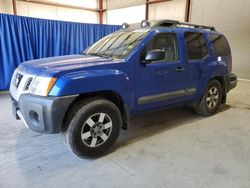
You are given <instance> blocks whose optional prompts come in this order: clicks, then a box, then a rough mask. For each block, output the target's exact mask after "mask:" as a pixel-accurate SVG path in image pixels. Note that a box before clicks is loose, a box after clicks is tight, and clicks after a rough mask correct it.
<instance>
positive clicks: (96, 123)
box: [65, 99, 122, 158]
mask: <svg viewBox="0 0 250 188" xmlns="http://www.w3.org/2000/svg"><path fill="white" fill-rule="evenodd" d="M73 111H74V112H73V114H74V115H72V117H69V118H70V119H69V120H68V122H70V123H69V126H68V128H67V130H66V134H65V137H66V144H67V145H68V146H69V148H70V150H71V151H72V152H73V153H74V154H76V155H77V156H79V157H82V158H96V157H99V156H101V155H102V154H103V153H105V152H106V151H107V150H108V149H109V148H110V147H111V146H112V145H113V144H114V142H115V141H116V139H117V138H118V136H119V132H120V129H121V125H122V118H121V114H120V111H119V109H118V108H117V106H116V105H115V104H113V103H112V102H110V101H108V100H105V99H89V100H86V101H84V102H82V103H81V104H78V108H75V109H73ZM66 121H67V120H66Z"/></svg>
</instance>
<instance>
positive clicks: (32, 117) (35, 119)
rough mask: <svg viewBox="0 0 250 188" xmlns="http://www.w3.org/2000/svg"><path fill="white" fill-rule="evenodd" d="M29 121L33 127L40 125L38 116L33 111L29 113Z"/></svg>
mask: <svg viewBox="0 0 250 188" xmlns="http://www.w3.org/2000/svg"><path fill="white" fill-rule="evenodd" d="M29 116H30V121H31V122H32V123H33V125H35V126H38V125H39V123H40V118H39V115H38V114H37V113H36V112H35V111H33V110H32V111H30V112H29Z"/></svg>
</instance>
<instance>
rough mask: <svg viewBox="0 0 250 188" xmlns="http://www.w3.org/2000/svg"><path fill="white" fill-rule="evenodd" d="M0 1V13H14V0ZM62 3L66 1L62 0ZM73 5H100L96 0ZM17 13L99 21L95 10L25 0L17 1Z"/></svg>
mask: <svg viewBox="0 0 250 188" xmlns="http://www.w3.org/2000/svg"><path fill="white" fill-rule="evenodd" d="M45 1H50V2H56V1H55V0H45ZM64 1H65V0H64ZM57 2H59V1H57ZM68 2H70V1H68ZM0 3H1V4H0V13H7V14H13V9H12V0H0ZM60 3H64V2H62V1H61V2H60ZM73 5H76V6H85V7H88V8H97V6H98V4H97V1H96V0H84V3H82V4H73ZM17 14H18V15H20V16H28V17H35V18H45V19H53V20H63V21H73V22H84V23H98V21H99V15H98V13H96V12H93V11H85V10H80V9H72V8H63V7H58V6H51V5H43V4H37V3H32V2H23V1H17Z"/></svg>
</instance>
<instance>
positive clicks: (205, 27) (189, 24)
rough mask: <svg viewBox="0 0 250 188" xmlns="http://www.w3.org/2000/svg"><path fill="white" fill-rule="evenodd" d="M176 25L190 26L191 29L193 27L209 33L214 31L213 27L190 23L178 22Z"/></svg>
mask: <svg viewBox="0 0 250 188" xmlns="http://www.w3.org/2000/svg"><path fill="white" fill-rule="evenodd" d="M178 25H187V26H191V27H194V28H201V29H210V30H211V31H215V27H214V26H207V25H198V24H191V23H187V22H178Z"/></svg>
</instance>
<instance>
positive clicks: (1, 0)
mask: <svg viewBox="0 0 250 188" xmlns="http://www.w3.org/2000/svg"><path fill="white" fill-rule="evenodd" d="M0 13H5V14H13V9H12V0H0Z"/></svg>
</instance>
